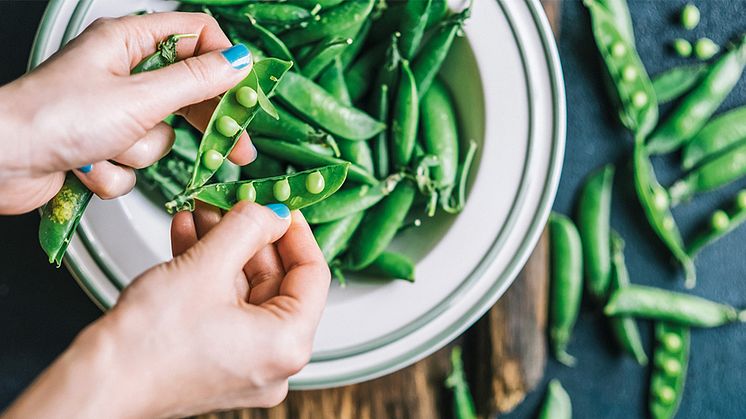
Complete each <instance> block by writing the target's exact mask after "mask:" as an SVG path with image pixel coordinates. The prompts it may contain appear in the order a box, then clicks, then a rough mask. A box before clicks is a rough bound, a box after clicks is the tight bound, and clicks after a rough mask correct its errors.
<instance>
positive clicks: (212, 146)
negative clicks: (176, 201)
mask: <svg viewBox="0 0 746 419" xmlns="http://www.w3.org/2000/svg"><path fill="white" fill-rule="evenodd" d="M291 66H292V63H290V62H287V61H282V60H277V59H274V58H268V59H266V60H262V61H259V62H258V63H256V64H254V67H253V68H252V69H251V72H250V73H249V75H248V76H246V78H245V79H243V80H242V81H241V82H240V83H238V84H237V85H236V86H234V87H233V88H232V89H230V90H228V91H227V92H226V93H225V94H224V95H223V97H222V99H220V103H218V106H217V107H216V108H215V111H214V112H213V114H212V117H211V118H210V122H208V124H207V129H205V132H204V134H203V135H202V141H201V142H200V145H199V153H198V155H197V162H196V164H195V168H194V174H193V175H192V180H191V181H190V182H189V185H187V188H188V189H195V188H199V187H200V186H202V185H204V184H205V183H207V181H208V180H209V179H210V178H211V177H212V175H213V174H215V171H217V169H218V167H219V166H220V165H219V164H218V165H217V167H216V166H212V167H207V165H205V164H204V162H203V160H204V159H205V153H207V152H217V153H219V156H220V158H221V163H222V161H225V159H226V158H227V156H228V154H229V153H230V152H231V150H233V146H235V145H236V142H237V141H238V138H239V137H240V136H241V133H242V132H243V131H244V130H245V129H246V127H247V126H248V125H249V123H251V120H252V119H253V118H254V115H256V114H257V112H260V110H265V111H266V109H267V108H266V106H263V105H262V101H263V100H262V97H263V98H264V100H265V101H266V96H265V95H270V94H271V93H272V91H273V90H274V89H275V86H277V84H278V83H279V82H280V79H281V78H282V77H283V75H284V74H286V73H287V71H288V70H289V69H290V67H291ZM244 87H248V88H251V89H253V90H254V91H255V92H256V93H257V95H258V103H257V105H254V106H253V107H250V108H247V107H244V106H242V105H241V104H240V103H239V102H238V100H237V98H236V93H237V92H238V91H239V90H240V89H242V88H244ZM267 103H269V102H268V101H267ZM269 106H270V107H271V105H269ZM268 113H269V112H268ZM223 118H230V119H232V120H233V121H234V124H235V125H236V126H237V128H238V129H236V130H235V132H233V133H232V134H233V135H230V136H226V135H223V134H222V133H220V132H219V131H218V128H217V127H216V125H217V124H218V122H219V121H220V120H221V119H223ZM213 167H214V168H213Z"/></svg>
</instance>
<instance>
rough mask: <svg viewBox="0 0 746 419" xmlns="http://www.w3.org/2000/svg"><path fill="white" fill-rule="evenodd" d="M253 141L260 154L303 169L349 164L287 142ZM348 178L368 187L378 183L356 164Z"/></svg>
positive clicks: (351, 166)
mask: <svg viewBox="0 0 746 419" xmlns="http://www.w3.org/2000/svg"><path fill="white" fill-rule="evenodd" d="M251 141H252V143H253V144H254V146H256V148H257V150H259V152H260V153H266V154H267V155H269V156H271V157H274V158H275V159H278V160H280V161H286V162H288V163H290V164H294V165H298V166H301V167H312V166H318V165H325V164H341V163H347V162H346V161H344V160H341V159H337V158H335V157H332V156H328V155H324V154H320V153H318V152H316V151H314V150H312V149H310V148H307V147H303V146H301V145H298V144H293V143H289V142H287V141H280V140H272V139H269V138H261V137H257V138H252V140H251ZM348 176H349V178H350V180H352V181H354V182H359V183H365V184H368V185H375V184H377V183H378V179H376V178H375V177H374V176H373V175H372V174H370V173H369V172H367V171H366V170H365V169H363V168H361V167H359V166H357V165H354V164H352V165H350V168H349V174H348Z"/></svg>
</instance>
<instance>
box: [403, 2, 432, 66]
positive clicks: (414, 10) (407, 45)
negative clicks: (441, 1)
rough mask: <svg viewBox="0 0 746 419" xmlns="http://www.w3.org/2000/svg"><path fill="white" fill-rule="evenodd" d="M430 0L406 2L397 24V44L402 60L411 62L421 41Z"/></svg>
mask: <svg viewBox="0 0 746 419" xmlns="http://www.w3.org/2000/svg"><path fill="white" fill-rule="evenodd" d="M431 4H432V0H419V1H408V2H407V3H406V5H405V6H404V13H403V14H402V17H401V21H400V24H399V33H401V40H400V42H399V45H400V48H401V53H402V56H403V57H404V59H407V60H411V59H412V58H413V57H414V53H415V51H416V50H417V47H418V46H419V45H420V42H421V41H422V36H423V35H424V33H425V26H426V25H427V20H428V16H429V11H430V5H431Z"/></svg>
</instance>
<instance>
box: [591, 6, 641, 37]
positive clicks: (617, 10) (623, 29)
mask: <svg viewBox="0 0 746 419" xmlns="http://www.w3.org/2000/svg"><path fill="white" fill-rule="evenodd" d="M597 1H598V3H599V4H600V5H602V6H603V7H605V8H606V10H608V12H609V15H610V16H611V17H612V18H613V19H614V21H615V27H616V29H617V31H618V32H619V34H620V35H621V36H623V37H624V39H626V40H627V42H629V43H630V44H633V45H634V43H635V31H634V29H633V27H632V16H630V14H629V6H628V5H627V0H597Z"/></svg>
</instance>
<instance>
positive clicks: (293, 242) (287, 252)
mask: <svg viewBox="0 0 746 419" xmlns="http://www.w3.org/2000/svg"><path fill="white" fill-rule="evenodd" d="M277 251H278V253H279V255H280V259H281V260H282V264H283V267H284V268H285V272H286V274H285V279H284V280H283V281H282V284H280V293H279V295H278V296H277V297H275V298H273V299H271V300H269V301H268V304H274V305H276V306H279V307H280V308H282V309H283V310H286V311H290V313H288V314H290V315H291V316H292V317H293V319H294V321H297V322H299V323H302V324H303V325H305V326H306V327H307V328H308V329H306V330H308V331H309V332H312V331H313V330H315V329H316V326H317V325H318V322H319V319H320V318H321V313H322V312H323V310H324V305H325V304H326V297H327V294H328V292H329V283H330V281H331V275H330V273H329V267H328V266H327V264H326V261H325V260H324V255H323V254H322V253H321V250H320V249H319V246H318V245H317V244H316V240H315V239H314V237H313V232H312V231H311V228H310V227H309V225H308V223H307V222H306V219H305V218H304V217H303V215H302V214H301V213H300V211H294V212H293V222H292V223H291V224H290V227H289V228H288V231H287V233H285V235H284V236H283V237H282V238H281V239H280V240H278V242H277ZM287 299H289V300H291V301H290V302H289V303H288V301H283V300H287Z"/></svg>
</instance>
